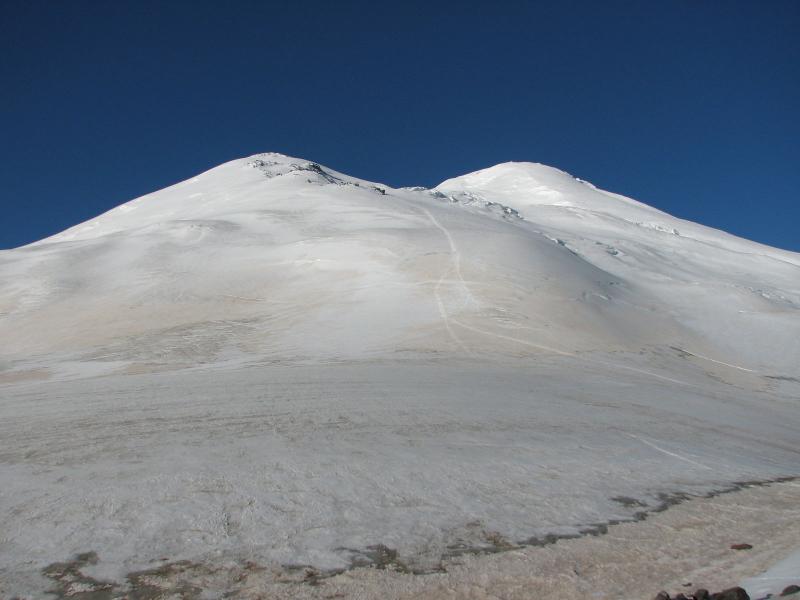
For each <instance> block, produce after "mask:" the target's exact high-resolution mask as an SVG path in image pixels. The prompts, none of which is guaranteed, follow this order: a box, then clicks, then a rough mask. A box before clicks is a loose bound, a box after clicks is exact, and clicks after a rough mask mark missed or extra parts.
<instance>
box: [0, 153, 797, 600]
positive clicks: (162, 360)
mask: <svg viewBox="0 0 800 600" xmlns="http://www.w3.org/2000/svg"><path fill="white" fill-rule="evenodd" d="M0 342H1V343H0V582H2V583H3V584H4V585H5V586H6V588H3V587H2V586H0V595H2V593H3V592H6V593H8V594H11V595H13V594H14V593H21V592H23V591H28V590H41V589H43V586H46V585H47V582H44V581H43V580H42V579H41V577H40V576H39V575H38V573H39V570H40V569H41V568H42V567H44V566H45V565H47V564H50V563H52V562H55V561H61V560H65V559H68V558H69V557H70V556H72V555H73V554H75V553H78V552H88V551H95V552H97V553H98V555H99V556H100V563H99V564H98V565H97V566H96V567H95V569H97V570H98V572H103V573H105V574H106V575H108V576H109V577H114V578H121V577H122V576H123V575H124V573H126V572H128V571H130V570H133V569H136V568H143V566H146V565H148V564H150V561H151V560H154V559H157V558H159V557H162V556H168V557H170V558H171V559H181V558H186V559H191V560H204V559H208V560H222V559H223V558H237V557H239V558H241V557H249V558H253V559H256V560H258V561H261V562H265V563H269V564H310V565H314V566H316V567H319V568H343V567H346V566H348V564H350V561H351V560H353V559H354V558H358V557H360V556H363V554H364V553H365V552H366V549H367V548H368V547H369V546H374V545H377V544H382V545H385V546H387V547H390V548H394V549H397V551H398V552H399V555H400V556H401V557H402V560H403V561H405V562H406V563H408V564H411V565H415V566H418V567H419V568H427V567H430V565H432V564H435V563H436V562H437V561H438V560H439V558H440V556H441V555H442V554H443V553H446V552H448V548H450V549H452V548H453V547H456V546H458V547H460V546H464V545H466V546H485V545H487V544H490V543H491V542H490V540H491V539H496V535H500V536H502V537H503V538H504V539H508V540H512V541H515V542H522V541H525V540H529V539H531V538H533V537H536V536H543V535H546V534H548V533H576V532H579V531H581V530H583V529H585V528H587V527H589V526H591V525H592V524H596V523H601V522H605V521H608V520H610V519H620V518H631V517H632V516H633V514H634V513H635V512H636V511H637V510H641V508H637V507H636V506H625V505H623V504H621V503H620V502H619V501H615V500H614V498H620V497H629V498H635V499H639V500H640V501H641V502H643V503H645V504H647V505H648V506H650V507H654V506H657V505H658V504H659V503H660V499H659V498H660V497H659V494H664V493H675V492H688V493H704V492H708V491H712V490H718V489H723V488H726V487H727V486H729V485H730V484H732V483H733V482H736V481H741V480H754V479H759V480H763V479H770V478H775V477H782V476H788V475H798V474H799V473H798V468H797V467H798V464H800V463H798V455H799V454H800V451H798V448H800V432H799V431H798V430H799V429H800V427H799V424H800V405H798V402H797V398H798V396H800V369H799V368H798V367H799V366H800V255H798V254H795V253H791V252H786V251H782V250H777V249H773V248H769V247H766V246H763V245H760V244H756V243H753V242H749V241H746V240H742V239H740V238H736V237H733V236H731V235H728V234H725V233H723V232H720V231H716V230H713V229H709V228H706V227H703V226H701V225H697V224H694V223H689V222H686V221H682V220H679V219H676V218H674V217H671V216H670V215H667V214H665V213H663V212H660V211H657V210H655V209H653V208H650V207H648V206H646V205H644V204H641V203H639V202H636V201H634V200H630V199H627V198H624V197H621V196H618V195H615V194H610V193H607V192H603V191H601V190H598V189H597V188H595V187H593V186H591V185H590V184H587V183H585V182H582V181H580V180H576V179H574V178H572V177H571V176H570V175H568V174H566V173H564V172H562V171H559V170H557V169H552V168H550V167H546V166H543V165H538V164H533V163H507V164H503V165H498V166H496V167H492V168H490V169H486V170H483V171H479V172H477V173H472V174H469V175H465V176H463V177H459V178H455V179H451V180H448V181H446V182H444V183H443V184H441V185H440V186H438V187H437V188H435V189H434V190H426V189H424V188H404V189H392V188H390V187H388V186H385V185H383V184H376V183H372V182H369V181H364V180H359V179H356V178H353V177H349V176H347V175H344V174H342V173H339V172H336V171H333V170H331V169H328V168H327V167H323V166H319V165H316V164H315V163H310V162H308V161H305V160H302V159H297V158H291V157H287V156H283V155H279V154H272V153H270V154H262V155H256V156H253V157H249V158H246V159H241V160H235V161H232V162H230V163H226V164H224V165H221V166H220V167H217V168H215V169H212V170H210V171H208V172H206V173H203V174H201V175H198V176H196V177H194V178H192V179H189V180H187V181H185V182H183V183H179V184H177V185H174V186H171V187H169V188H166V189H164V190H161V191H158V192H155V193H153V194H149V195H147V196H144V197H142V198H138V199H136V200H133V201H131V202H129V203H127V204H124V205H122V206H120V207H118V208H116V209H113V210H111V211H109V212H107V213H105V214H103V215H100V216H98V217H96V218H95V219H92V220H91V221H89V222H87V223H84V224H81V225H77V226H75V227H73V228H71V229H68V230H66V231H64V232H62V233H60V234H58V235H55V236H53V237H51V238H47V239H45V240H42V241H40V242H37V243H35V244H31V245H29V246H25V247H22V248H18V249H14V250H8V251H3V252H0Z"/></svg>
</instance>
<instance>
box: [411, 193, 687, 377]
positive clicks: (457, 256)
mask: <svg viewBox="0 0 800 600" xmlns="http://www.w3.org/2000/svg"><path fill="white" fill-rule="evenodd" d="M421 210H422V212H423V213H425V215H426V216H427V217H428V219H429V220H430V222H431V223H433V225H434V226H435V227H436V228H437V229H439V231H441V232H442V233H443V234H444V236H445V237H446V238H447V243H448V245H449V246H450V255H451V257H452V260H453V268H454V270H455V274H456V278H457V279H458V281H459V282H460V283H461V286H462V288H463V290H464V294H465V298H471V297H472V294H471V292H470V290H469V286H468V285H467V282H466V281H465V280H464V277H463V275H462V274H461V252H460V251H459V249H458V246H457V245H456V243H455V240H454V239H453V236H452V234H451V233H450V231H449V230H448V229H447V228H446V227H445V226H444V225H442V224H441V223H439V221H438V220H437V219H436V217H434V216H433V215H432V214H431V212H430V211H429V210H428V209H427V208H422V209H421ZM448 274H449V270H448V271H445V273H444V274H442V276H441V277H440V278H439V281H438V282H437V283H436V287H435V289H434V293H435V295H436V302H437V304H438V306H439V313H440V314H441V315H442V320H443V321H444V324H445V327H446V328H447V331H448V333H449V334H450V337H451V338H452V339H453V340H454V341H456V342H457V343H458V344H459V346H461V347H462V349H464V350H465V351H466V352H467V353H468V354H471V353H470V351H469V350H468V349H467V347H466V345H465V344H464V343H463V341H462V340H461V338H459V337H458V335H457V334H456V333H455V332H454V331H453V328H452V325H451V323H454V324H456V325H458V326H459V327H463V328H464V329H467V330H470V331H474V332H476V333H480V334H482V335H488V336H491V337H495V338H498V339H503V340H508V341H511V342H515V343H518V344H522V345H524V346H530V347H532V348H538V349H540V350H545V351H547V352H553V353H555V354H560V355H561V356H572V357H575V358H577V359H578V360H583V361H586V362H589V363H595V364H599V365H603V366H606V367H612V368H619V369H625V370H627V371H633V372H635V373H641V374H642V375H648V376H650V377H655V378H656V379H661V380H662V381H669V382H670V383H677V384H679V385H688V386H691V387H694V386H692V384H690V383H687V382H685V381H680V380H679V379H672V378H671V377H666V376H664V375H658V374H657V373H653V372H651V371H645V370H644V369H637V368H635V367H629V366H626V365H618V364H614V363H608V362H605V361H601V360H597V359H594V358H587V357H585V356H581V355H580V354H578V353H577V352H570V351H568V350H559V349H558V348H553V347H552V346H546V345H544V344H536V343H534V342H529V341H527V340H523V339H520V338H515V337H512V336H509V335H504V334H502V333H495V332H492V331H487V330H486V329H480V328H479V327H474V326H473V325H467V324H466V323H462V322H461V321H458V320H456V319H453V318H451V317H450V316H449V315H448V314H447V308H446V307H445V305H444V302H443V301H442V298H441V294H440V293H439V288H440V287H441V284H442V282H443V281H444V280H445V278H446V277H447V275H448ZM464 305H466V301H465V302H464Z"/></svg>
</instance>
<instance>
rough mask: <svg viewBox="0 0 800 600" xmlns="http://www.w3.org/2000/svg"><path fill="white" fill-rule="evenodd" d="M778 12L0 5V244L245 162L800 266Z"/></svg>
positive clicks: (787, 81) (781, 12) (799, 20)
mask: <svg viewBox="0 0 800 600" xmlns="http://www.w3.org/2000/svg"><path fill="white" fill-rule="evenodd" d="M798 31H800V2H798V1H797V0H789V1H785V2H783V1H770V0H756V1H753V2H735V1H720V2H710V1H700V2H698V1H692V2H679V1H675V2H663V1H661V2H657V1H655V0H653V1H650V0H641V1H637V2H616V1H605V0H604V1H602V2H601V1H598V0H590V1H585V2H571V1H565V0H554V1H552V2H511V1H509V2H488V1H487V2H475V3H472V2H468V1H462V2H440V3H436V2H416V1H413V0H404V1H403V2H392V3H382V2H379V1H375V0H373V1H371V2H347V1H341V2H331V1H328V2H314V1H313V0H305V1H303V2H296V1H291V2H289V1H284V2H222V1H217V2H201V1H198V2H177V1H173V2H146V1H137V2H124V1H114V2H104V1H103V2H101V1H96V2H82V1H72V0H71V1H69V2H59V1H52V0H48V1H47V2H38V1H35V0H34V1H30V0H24V1H22V0H20V1H10V2H9V1H8V0H0V140H2V146H1V149H0V152H1V153H2V154H1V155H0V165H2V171H0V173H2V185H0V223H2V225H1V226H0V248H8V247H14V246H17V245H21V244H24V243H27V242H30V241H33V240H36V239H39V238H42V237H44V236H46V235H49V234H52V233H55V232H57V231H60V230H62V229H64V228H66V227H68V226H70V225H73V224H75V223H77V222H80V221H83V220H85V219H87V218H90V217H92V216H94V215H95V214H97V213H100V212H102V211H104V210H107V209H109V208H111V207H113V206H115V205H117V204H120V203H122V202H125V201H127V200H130V199H132V198H134V197H136V196H139V195H142V194H144V193H147V192H151V191H154V190H156V189H159V188H162V187H164V186H166V185H169V184H171V183H175V182H177V181H180V180H183V179H186V178H188V177H190V176H192V175H194V174H196V173H197V172H200V171H203V170H205V169H207V168H209V167H212V166H214V165H216V164H218V163H221V162H224V161H226V160H230V159H233V158H237V157H240V156H245V155H249V154H254V153H256V152H262V151H278V152H284V153H286V154H292V155H296V156H301V157H304V158H308V159H310V160H315V161H318V162H321V163H324V164H327V165H329V166H331V167H333V168H336V169H338V170H340V171H344V172H346V173H350V174H352V175H355V176H358V177H363V178H366V179H372V180H376V181H383V182H385V183H387V184H390V185H435V184H436V183H438V182H439V181H441V180H443V179H446V178H448V177H451V176H455V175H459V174H463V173H466V172H469V171H474V170H476V169H479V168H483V167H487V166H490V165H492V164H496V163H498V162H503V161H507V160H531V161H537V162H543V163H546V164H550V165H553V166H557V167H559V168H562V169H565V170H567V171H569V172H571V173H572V174H574V175H576V176H578V177H581V178H582V179H586V180H589V181H591V182H593V183H595V184H596V185H598V186H600V187H603V188H605V189H608V190H612V191H615V192H619V193H623V194H626V195H629V196H632V197H634V198H636V199H638V200H641V201H643V202H647V203H648V204H651V205H654V206H656V207H658V208H661V209H663V210H666V211H668V212H671V213H673V214H675V215H677V216H680V217H684V218H688V219H692V220H695V221H699V222H701V223H704V224H707V225H711V226H714V227H719V228H721V229H725V230H727V231H730V232H732V233H735V234H737V235H741V236H744V237H748V238H751V239H755V240H758V241H761V242H765V243H768V244H771V245H776V246H780V247H783V248H787V249H792V250H795V251H800V198H798V190H799V189H800V42H799V41H798V37H800V36H798Z"/></svg>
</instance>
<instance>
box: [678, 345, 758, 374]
mask: <svg viewBox="0 0 800 600" xmlns="http://www.w3.org/2000/svg"><path fill="white" fill-rule="evenodd" d="M681 350H682V351H683V352H686V354H690V355H691V356H694V357H695V358H700V359H702V360H707V361H709V362H713V363H717V364H718V365H724V366H726V367H730V368H731V369H739V370H740V371H747V372H748V373H758V371H756V370H754V369H748V368H746V367H740V366H739V365H732V364H730V363H726V362H722V361H721V360H716V359H714V358H709V357H708V356H703V355H702V354H697V353H695V352H689V351H688V350H685V349H683V348H681Z"/></svg>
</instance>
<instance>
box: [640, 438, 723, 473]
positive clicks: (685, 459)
mask: <svg viewBox="0 0 800 600" xmlns="http://www.w3.org/2000/svg"><path fill="white" fill-rule="evenodd" d="M625 435H627V436H628V437H629V438H633V439H634V440H638V441H640V442H641V443H643V444H645V445H647V446H650V447H651V448H653V449H655V450H658V451H659V452H661V453H662V454H666V455H667V456H672V457H673V458H677V459H678V460H682V461H683V462H686V463H689V464H691V465H694V466H696V467H700V468H702V469H706V470H708V471H712V470H713V469H712V468H711V467H709V466H707V465H704V464H702V463H699V462H697V461H696V460H692V459H691V458H686V457H685V456H681V455H680V454H676V453H675V452H670V451H669V450H665V449H664V448H662V447H661V446H657V445H656V444H654V443H653V442H651V441H649V440H646V439H644V438H642V437H640V436H638V435H634V434H632V433H626V434H625Z"/></svg>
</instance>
